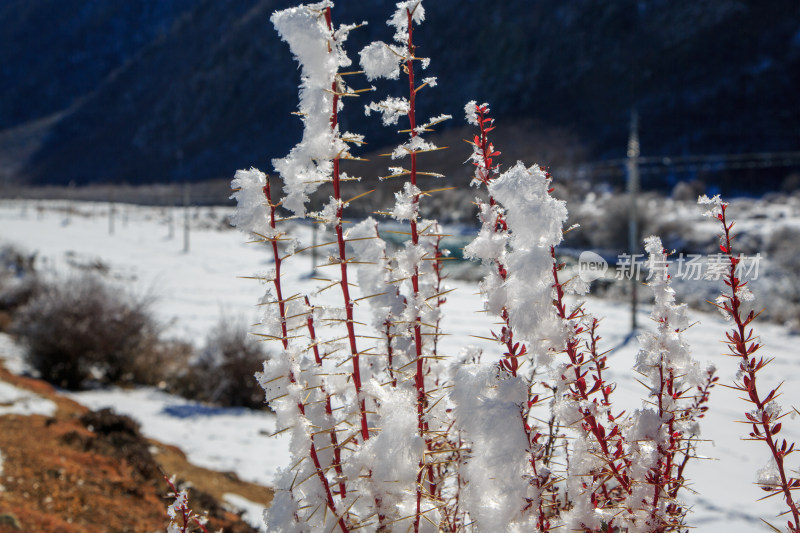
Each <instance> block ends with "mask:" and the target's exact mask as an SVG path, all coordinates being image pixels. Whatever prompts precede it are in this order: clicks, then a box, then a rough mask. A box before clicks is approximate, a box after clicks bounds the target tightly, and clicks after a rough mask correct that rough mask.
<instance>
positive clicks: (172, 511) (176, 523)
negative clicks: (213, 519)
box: [164, 476, 208, 533]
mask: <svg viewBox="0 0 800 533" xmlns="http://www.w3.org/2000/svg"><path fill="white" fill-rule="evenodd" d="M164 480H165V481H166V482H167V485H169V488H170V490H171V491H172V492H171V493H170V494H169V496H170V497H172V498H175V501H173V502H172V503H171V504H170V505H169V507H167V516H169V524H168V525H167V533H189V532H190V531H202V532H203V533H208V529H207V528H206V524H207V523H208V518H207V517H205V516H201V515H198V514H197V513H195V512H194V511H192V508H191V507H190V506H189V492H188V491H187V490H186V489H183V490H180V491H179V490H178V489H177V488H176V487H175V477H174V476H173V477H172V478H168V477H164ZM195 528H196V529H195Z"/></svg>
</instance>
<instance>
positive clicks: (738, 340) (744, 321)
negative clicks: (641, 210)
mask: <svg viewBox="0 0 800 533" xmlns="http://www.w3.org/2000/svg"><path fill="white" fill-rule="evenodd" d="M721 208H722V212H721V213H720V214H719V215H718V218H719V220H720V222H721V223H722V227H723V230H724V235H723V238H724V241H725V244H724V246H723V247H722V248H723V249H722V252H723V253H725V254H728V260H729V268H728V273H727V275H726V278H725V284H726V285H727V286H728V287H730V294H726V295H724V296H725V299H726V300H727V302H726V303H724V304H723V305H722V308H723V309H724V310H725V311H727V312H728V313H730V315H731V316H732V317H733V321H734V323H735V326H734V333H733V334H731V333H727V338H728V346H729V347H730V349H731V353H732V355H734V356H736V357H739V358H740V359H741V362H740V364H739V368H740V369H741V370H742V371H743V372H744V373H745V374H746V375H745V377H744V378H743V380H742V381H743V383H742V386H740V387H739V389H740V390H742V392H745V393H747V397H748V399H749V401H750V402H752V403H753V404H755V406H756V407H757V408H758V410H759V412H761V413H763V414H762V417H761V420H757V419H755V417H750V416H748V420H750V421H751V422H752V424H753V433H751V436H753V437H754V438H756V439H758V440H763V441H764V442H765V443H766V444H767V446H768V447H769V450H770V453H772V457H773V458H774V459H775V464H776V466H777V467H778V473H779V475H780V478H781V482H780V489H779V490H780V491H782V492H783V495H784V498H785V500H786V505H788V506H789V510H790V512H791V513H792V518H793V519H794V524H792V522H791V521H790V522H789V530H790V531H792V532H798V531H800V510H798V508H797V504H796V503H795V502H794V499H793V498H792V492H791V491H792V488H795V487H797V486H800V482H798V480H794V479H789V478H788V477H787V476H786V469H785V467H784V458H785V457H786V456H787V455H789V453H791V452H792V450H793V448H794V444H792V447H791V448H789V450H788V451H787V450H786V444H787V443H786V440H785V439H784V440H783V443H782V445H781V446H780V449H779V445H778V442H777V439H776V438H775V434H777V433H778V431H780V424H775V425H772V422H773V421H774V420H772V419H771V417H770V416H769V415H768V414H767V413H766V412H765V410H764V409H765V408H766V406H767V404H768V403H769V402H770V401H771V400H772V399H773V397H774V393H775V392H776V390H777V389H774V390H773V391H772V392H771V393H770V394H769V395H768V396H767V397H766V398H763V399H762V398H761V396H760V395H759V393H758V387H757V384H756V373H757V372H758V371H759V370H760V369H761V368H763V367H764V365H766V362H764V360H763V358H761V359H760V360H759V361H756V358H755V357H753V358H751V357H750V356H752V355H753V354H755V352H756V351H757V350H758V349H759V348H760V345H759V344H758V343H756V342H753V330H752V328H751V329H750V330H749V331H747V326H748V325H749V324H750V323H751V322H752V321H753V319H754V318H755V315H754V313H753V312H750V313H749V314H748V316H747V317H746V318H743V317H742V310H741V305H742V301H741V299H740V297H739V291H740V289H742V288H743V287H745V286H746V285H747V282H743V281H742V280H741V279H739V277H738V276H737V275H736V268H737V266H738V264H739V261H740V259H739V258H738V257H735V256H734V255H733V249H732V246H731V241H732V238H731V228H733V223H730V224H728V221H727V218H726V208H727V205H726V204H722V206H721ZM748 342H750V345H749V346H748V345H747V343H748ZM759 427H760V429H761V431H759ZM762 432H763V436H762Z"/></svg>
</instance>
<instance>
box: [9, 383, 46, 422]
mask: <svg viewBox="0 0 800 533" xmlns="http://www.w3.org/2000/svg"><path fill="white" fill-rule="evenodd" d="M55 412H56V404H55V403H53V402H52V401H50V400H48V399H46V398H42V397H41V396H39V395H38V394H34V393H32V392H31V391H28V390H25V389H20V388H19V387H15V386H14V385H12V384H10V383H6V382H5V381H0V416H3V415H44V416H53V413H55Z"/></svg>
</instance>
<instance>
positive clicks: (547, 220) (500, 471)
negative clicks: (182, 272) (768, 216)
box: [233, 0, 775, 533]
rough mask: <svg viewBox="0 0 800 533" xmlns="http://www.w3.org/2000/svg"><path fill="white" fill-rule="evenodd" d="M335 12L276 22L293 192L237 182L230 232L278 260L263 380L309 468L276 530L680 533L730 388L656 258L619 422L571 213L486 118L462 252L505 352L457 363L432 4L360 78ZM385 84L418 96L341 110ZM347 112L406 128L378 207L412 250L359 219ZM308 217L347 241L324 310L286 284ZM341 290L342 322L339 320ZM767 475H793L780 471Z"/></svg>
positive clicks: (289, 482) (540, 172) (270, 286)
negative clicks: (576, 261)
mask: <svg viewBox="0 0 800 533" xmlns="http://www.w3.org/2000/svg"><path fill="white" fill-rule="evenodd" d="M333 14H334V10H333V3H332V2H330V1H323V2H319V3H315V4H308V5H303V6H299V7H295V8H291V9H286V10H283V11H279V12H276V13H275V14H274V15H273V17H272V21H273V23H274V25H275V27H276V29H277V30H278V32H279V34H280V35H281V37H282V38H283V39H284V40H285V41H286V42H287V43H288V45H289V48H290V49H291V51H292V53H293V54H294V56H295V58H296V60H297V61H298V63H299V65H300V72H301V85H300V103H299V107H298V114H299V115H300V117H301V119H302V121H303V123H304V126H305V129H304V133H303V137H302V140H301V141H300V142H299V143H298V144H297V146H295V147H294V148H293V149H292V150H291V152H290V153H289V154H288V155H286V156H285V157H283V158H281V159H276V160H274V161H273V166H274V170H275V172H276V174H277V178H279V180H280V183H282V193H277V192H276V191H277V187H275V186H273V182H274V183H275V184H277V183H278V182H279V180H278V179H275V178H273V179H272V180H271V179H270V178H269V177H267V176H266V175H265V174H264V173H263V172H261V171H259V170H256V169H250V170H242V171H239V172H237V174H236V176H235V178H234V181H233V187H234V189H235V191H236V192H235V193H234V197H235V198H236V200H237V201H238V204H239V209H238V211H237V214H236V216H235V217H234V222H235V223H236V225H237V226H238V227H239V228H240V229H241V230H242V231H244V232H246V233H248V234H249V235H250V236H252V237H255V239H256V240H258V241H261V242H262V243H264V245H266V246H267V247H269V248H270V249H271V250H272V253H273V258H274V268H272V269H271V270H270V271H268V272H265V273H262V274H260V275H259V277H260V278H261V279H262V281H263V283H264V285H265V286H266V288H265V294H264V296H263V297H262V298H261V299H260V301H259V303H260V304H261V308H262V309H263V319H262V322H261V324H259V325H258V327H257V328H256V329H255V330H254V333H255V334H256V335H259V336H260V337H261V338H263V339H264V340H266V341H269V342H271V343H273V344H274V345H275V347H276V350H275V353H274V355H273V356H271V357H270V359H269V360H268V361H267V362H265V365H264V370H263V372H262V373H260V374H259V375H258V379H259V380H260V382H261V384H262V386H263V388H264V390H265V392H266V398H267V401H268V402H269V403H270V406H271V407H272V408H273V409H274V410H275V412H276V413H277V418H278V427H279V431H281V432H289V433H290V435H291V451H292V459H291V461H290V463H288V464H286V465H285V468H284V469H283V470H282V471H281V472H280V474H279V475H278V478H277V480H276V489H277V490H276V495H275V498H274V500H273V502H272V504H271V506H270V508H269V509H268V510H267V512H266V513H265V520H266V524H267V529H268V530H269V531H274V532H282V531H286V532H288V531H343V532H348V531H355V530H359V531H403V532H405V531H414V532H419V531H430V532H436V531H449V532H456V531H483V532H500V531H504V532H505V531H520V532H522V531H555V530H564V531H573V530H574V531H592V532H601V531H607V532H611V531H619V532H622V531H627V532H637V533H638V532H646V531H659V532H661V531H679V530H682V528H684V527H685V519H686V514H687V510H686V506H685V505H683V503H682V502H681V490H682V489H683V487H684V483H685V479H684V472H685V470H684V467H685V466H686V463H687V462H688V461H689V460H690V459H691V458H692V457H694V444H695V440H696V438H697V436H698V434H699V424H698V420H699V419H700V418H702V416H703V412H704V411H705V409H706V408H705V406H704V404H705V402H706V401H707V400H708V393H709V390H710V388H711V387H712V386H713V384H714V382H715V381H716V378H714V371H713V369H712V368H707V369H703V368H701V367H700V366H699V365H698V363H697V362H695V361H694V360H693V359H692V357H691V355H690V351H689V346H688V345H687V343H686V342H685V340H684V338H683V332H684V330H685V329H686V328H687V327H689V322H688V320H687V317H686V309H685V308H684V307H683V306H680V305H678V304H676V302H675V298H674V293H673V291H672V289H671V287H670V278H669V274H668V272H669V268H668V255H667V254H666V252H665V251H664V250H663V249H662V246H661V242H660V240H659V239H658V238H656V237H651V238H649V239H648V240H647V241H646V250H647V252H648V254H649V257H650V274H651V280H650V286H651V288H652V290H653V292H654V294H655V306H654V308H653V313H652V318H653V320H654V322H655V324H656V328H655V331H654V332H653V333H646V334H643V335H642V336H641V338H640V339H639V340H640V343H641V351H640V353H639V355H638V357H637V360H636V366H635V371H636V372H638V373H639V374H641V375H642V379H641V381H642V382H643V383H644V385H645V387H646V389H645V391H644V395H645V396H646V398H645V400H644V401H643V403H642V408H641V409H639V410H637V411H635V412H633V413H630V414H623V413H622V412H621V410H619V409H616V408H615V407H614V405H613V392H614V384H613V383H612V382H610V381H608V380H607V376H606V375H605V374H604V371H605V370H606V368H607V358H606V354H605V353H604V352H603V351H602V350H601V349H600V348H599V344H598V343H599V341H600V335H599V331H600V321H599V320H598V319H596V318H594V317H592V316H591V314H590V313H589V312H588V311H587V310H586V309H585V305H584V304H583V303H582V302H581V301H579V300H577V299H576V297H575V296H569V294H570V293H572V294H573V295H574V294H577V295H580V294H583V293H584V292H585V291H586V289H587V287H586V285H585V284H584V283H583V282H581V280H580V279H579V278H578V277H577V276H575V275H574V273H572V272H570V271H569V270H568V269H566V268H565V267H564V265H562V264H560V262H559V261H558V260H557V255H556V252H555V249H556V247H557V246H558V245H559V243H560V242H561V240H562V233H563V226H564V223H565V222H566V220H567V210H566V206H565V204H564V202H562V201H559V200H557V199H555V198H553V196H551V191H552V189H551V181H552V178H551V176H550V175H549V173H548V172H547V171H546V170H545V169H543V168H541V167H539V166H537V165H525V164H523V163H521V162H518V163H516V164H511V165H510V166H509V167H508V169H507V170H504V171H501V168H500V166H499V163H498V156H500V152H499V151H498V150H497V149H496V148H495V147H494V145H493V144H492V143H491V141H490V132H491V131H492V130H493V129H494V121H493V120H492V119H491V118H490V117H489V106H488V105H486V104H480V105H478V104H476V103H475V102H470V103H468V104H467V105H466V107H465V112H466V121H467V122H468V123H469V124H471V125H472V126H473V127H474V128H475V129H476V132H475V135H474V137H473V138H472V139H471V140H470V143H471V144H472V154H471V155H470V156H469V158H468V161H469V162H470V163H471V164H472V165H473V166H474V167H475V175H474V179H473V185H476V186H478V187H481V188H483V189H485V191H484V193H483V194H484V196H482V197H481V198H478V199H477V200H476V203H477V205H478V209H479V221H480V224H481V226H480V229H479V231H478V233H477V235H476V237H475V238H474V240H473V241H472V242H471V243H470V244H469V245H468V246H467V247H466V249H465V255H466V256H467V257H468V258H471V259H473V260H475V261H480V262H481V263H482V265H483V268H484V273H485V275H484V279H483V281H482V284H481V295H482V298H483V301H484V308H485V311H486V312H487V313H488V314H489V315H490V316H492V317H494V318H495V319H496V328H495V329H494V330H492V331H485V332H475V335H476V336H482V337H485V338H488V339H492V340H493V341H494V344H493V345H492V346H494V347H495V349H492V350H490V349H484V350H483V351H481V350H479V349H477V348H475V347H471V346H468V344H469V340H468V339H465V340H464V343H463V344H464V345H465V346H466V347H465V348H464V351H463V352H462V353H460V354H453V353H443V352H442V350H441V347H440V339H441V336H442V335H444V334H446V332H443V331H441V328H440V324H441V320H442V316H443V315H442V313H443V312H445V311H446V301H447V297H446V295H447V292H448V289H447V287H446V283H445V279H444V278H445V276H444V275H443V273H442V261H443V260H444V258H445V256H446V252H445V251H444V250H442V249H441V239H442V230H441V228H440V226H439V224H438V223H437V222H436V221H434V220H425V219H422V218H421V216H420V204H421V203H422V202H425V201H426V199H427V197H428V196H429V195H430V194H434V193H436V189H435V186H433V185H432V183H434V182H435V180H436V177H437V175H436V174H434V173H431V172H424V171H422V170H421V169H420V164H419V161H418V156H419V154H421V153H424V152H429V151H433V150H437V149H439V148H438V147H437V146H435V145H434V144H433V143H432V142H430V141H429V140H426V139H425V138H424V137H423V136H424V135H425V134H427V132H429V131H431V130H432V128H433V127H434V126H435V125H436V124H438V123H440V122H442V121H444V120H448V119H450V118H451V117H449V116H447V115H439V116H435V117H430V118H420V117H418V116H417V100H418V99H419V98H424V97H425V94H426V91H428V90H431V89H432V88H433V87H435V86H436V79H435V78H433V77H426V78H421V77H420V78H418V77H417V76H418V75H419V74H420V72H421V71H422V70H424V69H426V68H428V66H429V63H430V61H429V59H428V58H421V57H417V55H416V47H415V45H414V35H415V32H416V31H418V30H419V29H420V25H421V23H422V22H423V21H424V19H425V11H424V8H423V6H422V1H421V0H407V1H403V2H399V3H398V4H397V5H396V8H395V10H394V12H393V13H392V14H391V16H390V18H389V20H388V25H389V27H390V28H391V31H393V42H391V43H385V42H380V41H376V42H373V43H371V44H369V45H368V46H366V47H365V48H364V49H363V50H361V52H360V53H359V59H360V66H361V71H362V72H363V75H364V76H363V77H359V76H357V75H356V74H358V73H355V74H354V72H353V70H354V69H353V68H352V67H351V61H350V59H349V57H348V55H347V53H346V51H345V48H344V44H345V41H346V38H347V35H348V33H349V32H350V31H352V30H353V29H354V26H340V27H336V26H335V25H334V23H333V20H334V16H333ZM343 69H348V70H349V72H344V70H343ZM378 78H386V79H389V80H397V83H398V87H400V88H402V90H403V91H404V93H405V94H404V96H397V95H394V96H388V97H385V98H383V99H377V100H374V101H371V102H368V103H367V104H366V105H365V106H363V108H361V109H359V108H358V107H357V106H354V107H355V110H352V111H351V110H350V109H349V108H345V106H344V103H345V102H346V101H348V102H350V101H354V100H355V99H354V98H350V97H355V96H358V95H359V94H361V92H362V91H361V90H355V89H353V88H351V86H350V84H352V85H353V86H359V85H361V86H362V87H363V86H364V85H366V84H367V83H368V82H369V81H372V80H375V79H378ZM345 79H347V80H348V82H345ZM345 112H346V113H349V114H352V115H351V116H354V115H355V114H359V113H362V112H363V113H365V114H366V115H367V116H369V115H371V114H373V113H378V114H379V115H380V118H381V120H382V122H383V123H384V124H385V125H387V126H391V127H394V128H398V129H401V134H402V135H403V137H402V138H401V139H399V140H398V143H397V146H396V148H395V149H394V150H392V151H391V154H390V155H391V165H392V166H388V165H387V166H388V176H384V177H383V179H391V180H403V184H402V186H401V187H399V191H398V192H397V193H396V197H395V200H396V201H395V204H394V205H393V206H382V209H383V211H384V212H385V213H387V214H388V215H389V216H390V217H391V218H392V219H394V220H393V221H392V223H393V224H394V226H393V227H395V228H396V226H397V224H402V225H404V230H403V232H402V233H404V234H405V235H406V236H407V240H406V242H405V243H404V244H402V245H401V246H399V247H394V246H390V245H389V244H387V242H385V241H384V240H383V239H382V225H383V223H384V222H383V221H381V220H376V219H374V218H368V219H366V220H363V221H360V222H357V223H349V222H348V221H347V220H345V218H344V217H345V216H346V211H347V207H348V200H346V198H349V197H350V196H349V195H348V194H347V193H346V189H347V184H348V183H349V182H350V181H352V180H353V179H355V178H353V177H351V176H348V175H346V174H344V173H343V172H341V169H340V162H341V161H342V160H345V159H357V157H356V156H355V155H353V154H352V153H351V149H352V148H353V147H354V146H358V145H359V144H361V143H362V142H363V140H364V139H363V137H362V136H361V135H359V134H357V133H351V132H340V131H339V116H340V114H341V113H345ZM364 120H375V119H371V118H365V119H364ZM387 163H389V160H387ZM374 178H375V177H365V179H374ZM323 184H325V186H326V187H327V188H330V189H332V191H333V193H332V195H331V196H330V199H329V201H328V203H327V204H326V205H324V206H323V207H322V208H321V209H320V210H319V211H317V212H311V211H310V208H309V197H310V195H312V194H313V193H314V192H315V191H316V190H317V189H318V188H319V187H320V186H321V185H323ZM343 191H345V192H343ZM487 198H488V199H487ZM709 202H711V203H712V204H713V203H714V202H713V201H709ZM719 213H721V208H720V207H719V205H716V204H714V207H713V214H714V216H716V215H717V214H719ZM290 218H297V219H301V218H310V219H312V220H314V221H315V222H320V223H322V224H324V225H325V226H326V227H328V228H329V231H330V232H331V233H332V234H333V235H334V237H333V239H332V240H331V242H328V243H325V244H323V245H322V246H323V247H324V250H325V252H324V253H323V254H322V255H323V256H327V257H328V261H327V263H326V264H324V265H322V266H323V267H324V269H322V271H324V272H325V274H324V275H323V274H320V276H319V278H318V279H319V283H320V285H319V288H318V290H317V291H316V292H314V293H310V294H300V293H297V292H296V291H295V289H294V288H292V287H288V286H285V285H284V283H283V281H282V279H281V272H282V269H285V268H291V264H292V261H294V260H295V259H296V258H295V254H294V252H295V250H296V247H297V246H298V243H296V242H295V240H294V237H293V236H292V235H290V234H288V233H287V231H288V229H287V228H289V227H290V226H289V224H287V223H286V220H287V219H290ZM300 246H308V243H302V244H300ZM325 291H330V292H327V294H330V293H331V292H334V293H337V294H338V296H337V300H338V302H339V303H338V304H336V305H330V303H328V304H327V305H323V304H322V303H321V301H322V299H321V298H320V294H322V293H323V292H325ZM326 301H327V302H330V298H327V299H326ZM761 477H762V478H763V479H765V480H769V481H770V482H771V481H774V477H775V476H774V473H773V470H772V469H765V470H764V473H763V474H762V476H761Z"/></svg>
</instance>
